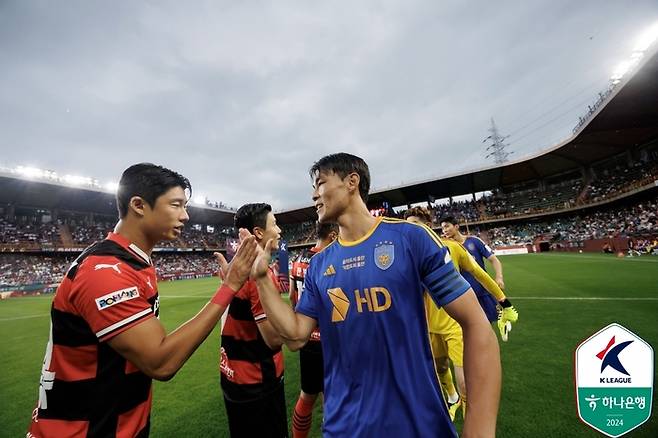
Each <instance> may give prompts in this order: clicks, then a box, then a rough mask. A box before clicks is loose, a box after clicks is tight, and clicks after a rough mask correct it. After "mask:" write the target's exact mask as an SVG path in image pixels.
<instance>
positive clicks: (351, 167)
mask: <svg viewBox="0 0 658 438" xmlns="http://www.w3.org/2000/svg"><path fill="white" fill-rule="evenodd" d="M326 171H332V172H334V173H335V174H337V175H338V176H340V177H341V178H345V177H346V176H347V175H349V174H350V173H352V172H355V173H357V174H358V175H359V195H361V199H363V202H366V203H367V202H368V192H370V170H369V169H368V165H367V164H366V162H365V161H363V158H360V157H357V156H356V155H351V154H347V153H345V152H340V153H337V154H331V155H327V156H325V157H322V158H320V159H319V160H318V161H316V162H315V163H314V164H313V166H311V169H310V170H309V172H308V173H309V175H310V176H311V178H314V177H315V176H316V175H317V174H318V173H320V172H326Z"/></svg>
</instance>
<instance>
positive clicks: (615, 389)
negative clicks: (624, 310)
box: [574, 323, 654, 437]
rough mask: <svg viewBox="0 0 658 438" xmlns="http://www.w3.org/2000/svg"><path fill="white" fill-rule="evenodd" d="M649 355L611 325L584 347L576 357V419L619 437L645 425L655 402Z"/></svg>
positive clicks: (629, 334)
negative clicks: (577, 417)
mask: <svg viewBox="0 0 658 438" xmlns="http://www.w3.org/2000/svg"><path fill="white" fill-rule="evenodd" d="M653 360H654V359H653V349H652V348H651V346H650V345H649V344H648V343H646V342H645V341H644V340H643V339H642V338H640V337H639V336H638V335H636V334H635V333H633V332H631V331H630V330H628V329H627V328H625V327H623V326H621V325H619V324H616V323H613V324H610V325H609V326H607V327H604V328H602V329H601V330H599V331H598V332H597V333H595V334H593V335H592V336H590V337H589V338H587V339H586V340H585V341H583V342H582V343H581V344H580V345H578V347H577V348H576V352H575V367H574V368H575V373H576V374H575V383H576V404H577V409H578V416H579V417H580V419H581V420H582V421H583V423H585V424H587V425H588V426H590V427H592V428H594V429H596V430H598V431H599V432H601V433H603V434H605V435H607V436H610V437H618V436H621V435H624V434H625V433H628V432H630V431H631V430H633V429H635V428H637V427H639V426H640V425H642V424H643V423H644V422H646V421H647V420H648V419H649V417H650V416H651V403H652V399H653V364H654V362H653Z"/></svg>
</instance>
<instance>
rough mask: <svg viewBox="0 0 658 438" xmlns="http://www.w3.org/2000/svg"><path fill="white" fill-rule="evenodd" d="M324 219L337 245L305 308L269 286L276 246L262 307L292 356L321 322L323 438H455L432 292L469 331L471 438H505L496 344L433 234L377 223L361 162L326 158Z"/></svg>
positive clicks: (321, 165) (316, 272)
mask: <svg viewBox="0 0 658 438" xmlns="http://www.w3.org/2000/svg"><path fill="white" fill-rule="evenodd" d="M310 174H311V177H312V179H313V200H314V202H315V207H316V209H317V212H318V219H319V221H320V222H323V223H324V222H336V223H338V226H339V237H338V239H337V241H335V242H334V243H332V244H331V245H329V246H328V247H326V248H325V249H324V251H322V252H321V253H319V254H317V255H316V256H314V257H313V258H312V259H311V262H310V265H309V268H308V270H307V272H306V277H305V281H304V292H303V293H302V296H301V300H300V302H299V303H298V305H297V307H296V309H295V310H293V309H292V308H291V307H290V305H288V304H287V303H286V302H284V301H283V300H282V299H281V297H280V295H279V293H278V292H277V290H276V288H274V287H273V286H272V284H271V281H267V263H268V261H269V257H270V254H269V252H270V249H271V247H270V245H265V250H263V251H262V253H261V254H260V255H259V257H258V258H257V259H256V261H255V262H254V266H253V270H252V277H254V278H255V279H256V282H257V286H258V291H259V294H260V298H261V303H262V304H263V307H264V308H265V311H266V313H267V315H268V319H269V321H270V322H271V323H272V325H273V326H274V327H275V329H276V330H277V331H278V332H279V333H280V334H281V336H282V338H283V339H284V342H285V343H286V344H287V345H288V347H289V348H290V349H292V350H297V349H299V348H300V347H301V346H303V345H304V344H305V343H306V342H307V341H308V339H309V336H310V335H311V333H312V332H313V329H314V328H315V327H316V326H318V325H319V327H320V331H321V332H322V349H323V353H324V369H325V379H324V388H325V410H324V416H325V417H324V424H323V435H324V436H325V437H339V436H340V437H343V436H358V437H382V436H400V437H454V436H456V432H455V429H454V426H453V425H452V422H451V421H450V417H449V415H448V411H447V408H446V403H445V400H444V399H443V396H442V394H441V386H440V383H439V379H438V376H437V373H436V368H435V366H434V361H433V358H432V351H431V348H430V342H429V334H428V327H427V320H426V315H425V307H424V300H423V298H424V294H425V293H426V292H425V291H426V290H427V291H428V292H427V293H429V294H430V295H431V297H432V298H433V299H434V301H435V302H436V303H437V304H438V305H439V306H443V307H445V309H446V311H447V312H448V313H449V314H450V316H452V317H453V318H454V319H455V320H457V321H458V322H459V323H460V324H461V326H462V329H463V332H464V344H465V348H464V352H465V364H466V369H465V373H466V381H467V382H468V385H469V388H472V389H471V390H470V391H471V392H472V394H471V395H470V412H471V414H470V415H468V416H467V417H466V420H465V423H464V430H463V432H464V436H465V437H469V436H473V437H474V436H478V437H480V436H482V437H484V436H487V437H492V436H494V434H495V428H496V416H497V412H498V403H499V396H500V357H499V351H498V343H497V342H496V339H495V336H494V333H493V331H492V330H491V327H490V326H489V324H488V322H487V319H486V317H485V315H484V313H483V311H482V309H481V307H480V306H479V305H478V302H477V298H476V297H475V294H474V293H473V291H472V290H471V289H470V287H469V286H468V283H466V281H465V280H464V279H463V278H462V277H461V276H460V275H459V274H458V273H457V271H456V270H455V268H454V265H453V264H452V262H451V259H450V254H449V252H448V250H447V249H446V248H445V247H444V246H443V245H442V244H441V243H440V241H439V239H438V238H437V237H436V235H435V234H434V232H432V231H431V230H430V229H429V228H427V227H425V226H423V225H417V224H411V223H408V222H406V221H401V220H397V219H388V218H381V217H380V218H374V217H372V216H371V215H370V213H369V212H368V209H367V207H366V202H367V197H368V191H369V189H370V173H369V170H368V166H367V165H366V163H365V162H364V161H363V160H362V159H361V158H359V157H356V156H354V155H350V154H345V153H339V154H333V155H328V156H326V157H324V158H322V159H320V160H319V161H318V162H316V163H315V164H314V165H313V167H312V168H311V170H310Z"/></svg>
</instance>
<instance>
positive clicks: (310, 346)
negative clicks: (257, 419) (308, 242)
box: [290, 222, 338, 438]
mask: <svg viewBox="0 0 658 438" xmlns="http://www.w3.org/2000/svg"><path fill="white" fill-rule="evenodd" d="M316 235H317V242H316V244H315V246H314V247H313V248H308V249H305V250H304V251H303V252H302V253H301V254H299V256H297V258H296V259H295V261H294V262H293V264H292V273H291V275H290V279H291V281H290V302H291V303H292V306H293V308H294V307H295V306H297V303H298V302H299V299H300V298H301V294H302V291H303V290H304V276H305V275H306V269H307V268H308V264H309V263H310V261H311V257H313V256H314V255H315V254H317V253H318V252H320V251H322V250H323V249H324V248H326V247H327V246H328V245H330V244H331V243H333V241H334V240H335V239H336V237H338V225H337V224H334V223H325V224H321V223H320V222H318V223H317V224H316ZM299 373H300V380H301V387H302V388H301V391H300V393H299V399H297V403H296V404H295V410H294V412H293V415H292V436H293V438H306V437H307V436H308V433H309V431H310V430H311V425H312V424H313V405H315V400H317V398H318V395H319V394H320V393H321V392H322V391H323V389H324V367H323V365H322V345H321V344H320V330H318V329H317V328H316V329H315V330H313V333H311V337H310V338H309V341H308V342H307V343H306V345H304V346H303V347H302V348H301V349H300V350H299Z"/></svg>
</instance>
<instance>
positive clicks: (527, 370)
mask: <svg viewBox="0 0 658 438" xmlns="http://www.w3.org/2000/svg"><path fill="white" fill-rule="evenodd" d="M502 262H503V267H504V270H505V281H506V288H507V292H508V294H509V296H510V298H511V299H512V301H513V303H514V305H515V307H516V308H517V309H518V311H519V313H520V319H519V322H518V323H517V324H516V325H515V327H514V329H513V331H512V333H511V334H510V341H509V342H507V343H501V357H502V362H503V392H502V397H501V406H500V413H499V417H498V436H500V437H556V436H564V437H573V436H576V437H581V436H582V437H595V436H600V435H599V434H598V433H597V432H595V431H593V430H591V429H589V428H588V427H587V426H585V425H583V424H582V423H581V422H580V421H579V419H578V416H577V413H576V406H575V391H574V384H573V352H574V349H575V347H576V346H577V345H578V344H579V343H580V342H581V341H582V340H583V339H585V338H586V337H588V336H589V335H591V334H593V333H594V332H595V331H597V330H598V329H600V328H602V327H604V326H605V325H607V324H609V323H611V322H618V323H620V324H622V325H624V326H626V327H627V328H629V329H630V330H632V331H634V332H635V333H636V334H638V335H640V336H641V337H642V338H644V340H645V341H647V342H648V343H650V344H651V345H653V346H657V345H658V324H657V322H656V320H657V316H658V257H649V256H644V257H640V258H630V259H628V258H626V259H617V258H615V257H613V256H605V255H598V254H560V253H555V254H542V255H517V256H508V257H503V258H502ZM215 287H216V280H215V279H201V280H187V281H179V282H173V283H160V285H159V290H160V294H161V297H162V299H161V316H160V318H161V321H162V323H163V324H164V325H165V327H166V328H167V330H168V331H171V330H173V329H174V328H176V327H177V326H178V325H180V324H181V323H182V322H184V321H185V320H187V319H189V318H190V317H192V316H193V315H194V314H195V313H196V312H197V311H198V310H199V309H200V308H201V306H203V304H204V303H205V302H206V300H207V299H208V297H209V296H210V295H211V293H212V291H213V290H214V289H215ZM620 298H622V299H620ZM624 298H625V299H624ZM631 298H642V300H635V299H631ZM50 300H51V297H48V296H44V297H33V298H32V297H26V298H15V299H10V300H4V301H0V333H1V336H0V367H1V368H0V369H1V370H2V373H0V388H2V389H0V424H2V428H1V431H0V436H12V437H13V436H24V434H25V431H26V428H27V425H28V423H29V420H30V413H31V411H32V409H33V407H34V405H35V403H36V399H37V394H38V381H39V374H40V371H41V363H42V360H43V355H44V351H45V345H46V341H47V337H48V327H49V318H48V312H49V307H50ZM218 345H219V333H218V331H217V330H215V331H214V332H213V333H212V334H211V336H210V337H209V338H208V340H206V342H205V343H204V344H203V345H202V346H201V347H200V348H199V350H198V351H197V352H196V353H195V354H194V355H193V356H192V358H191V359H190V360H189V362H188V363H187V364H186V365H185V366H184V367H183V368H182V369H181V371H180V372H179V373H178V374H177V376H176V377H175V378H174V379H173V380H172V381H170V382H166V383H160V382H155V384H154V389H153V391H154V403H153V410H152V428H151V435H152V436H155V437H170V436H171V437H178V436H188V437H196V436H199V437H201V436H215V437H217V436H228V433H227V425H226V424H227V423H226V417H225V411H224V405H223V402H222V396H221V392H220V389H219V379H218V365H217V358H218ZM285 357H286V397H287V403H288V405H289V411H290V412H292V407H293V405H294V403H295V401H296V399H297V394H298V392H299V362H298V356H297V354H296V353H290V352H288V351H286V354H285ZM654 380H655V378H654ZM655 399H656V396H655V393H654V402H655ZM321 418H322V414H321V409H320V407H319V406H316V410H315V415H314V418H313V432H312V434H311V436H320V421H321ZM627 436H632V437H656V436H658V420H657V419H656V417H655V416H653V417H652V418H651V419H650V420H649V421H648V422H647V423H645V424H644V425H642V426H641V427H640V428H639V429H636V430H635V431H633V432H631V433H630V434H629V435H627Z"/></svg>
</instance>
